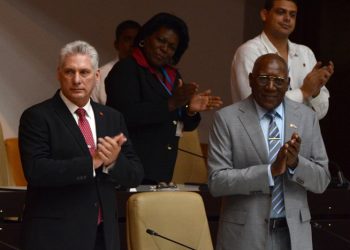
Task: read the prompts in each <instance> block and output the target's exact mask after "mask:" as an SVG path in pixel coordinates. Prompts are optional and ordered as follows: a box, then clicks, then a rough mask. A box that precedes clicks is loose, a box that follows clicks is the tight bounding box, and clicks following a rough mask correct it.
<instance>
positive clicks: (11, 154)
mask: <svg viewBox="0 0 350 250" xmlns="http://www.w3.org/2000/svg"><path fill="white" fill-rule="evenodd" d="M5 147H6V153H7V160H8V165H9V168H10V169H11V173H12V176H13V179H14V182H15V185H16V186H27V181H26V179H25V177H24V174H23V169H22V163H21V157H20V154H19V148H18V138H8V139H6V140H5Z"/></svg>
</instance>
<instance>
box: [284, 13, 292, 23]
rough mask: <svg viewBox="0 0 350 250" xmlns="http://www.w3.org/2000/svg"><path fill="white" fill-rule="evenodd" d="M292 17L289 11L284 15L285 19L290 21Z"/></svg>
mask: <svg viewBox="0 0 350 250" xmlns="http://www.w3.org/2000/svg"><path fill="white" fill-rule="evenodd" d="M290 19H291V16H290V14H289V13H286V14H285V15H284V21H286V22H290Z"/></svg>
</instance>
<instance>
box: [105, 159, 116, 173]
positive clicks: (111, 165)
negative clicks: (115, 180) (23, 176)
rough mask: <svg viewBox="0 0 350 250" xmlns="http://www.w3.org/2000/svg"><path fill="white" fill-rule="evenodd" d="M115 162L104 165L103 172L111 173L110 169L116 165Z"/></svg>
mask: <svg viewBox="0 0 350 250" xmlns="http://www.w3.org/2000/svg"><path fill="white" fill-rule="evenodd" d="M114 164H115V162H112V163H111V164H109V165H108V166H103V167H102V172H103V173H105V174H109V171H110V170H111V169H112V168H113V167H114Z"/></svg>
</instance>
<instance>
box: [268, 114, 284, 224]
mask: <svg viewBox="0 0 350 250" xmlns="http://www.w3.org/2000/svg"><path fill="white" fill-rule="evenodd" d="M266 116H267V117H268V118H269V119H270V124H269V133H268V143H269V162H270V163H272V162H273V161H274V160H275V159H276V156H277V154H278V152H279V150H280V148H281V136H280V132H279V130H278V127H277V125H276V122H275V117H276V113H275V112H270V113H267V114H266ZM274 182H275V185H274V186H273V190H272V202H271V208H272V209H271V217H272V218H278V217H284V213H283V212H284V198H283V177H282V175H279V176H275V177H274Z"/></svg>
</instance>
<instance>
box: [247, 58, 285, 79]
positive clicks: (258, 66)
mask: <svg viewBox="0 0 350 250" xmlns="http://www.w3.org/2000/svg"><path fill="white" fill-rule="evenodd" d="M267 64H276V66H277V65H278V66H279V68H280V71H282V72H281V73H284V75H288V66H287V63H286V61H285V60H284V59H283V58H282V57H280V56H279V55H277V54H272V53H270V54H265V55H262V56H260V57H258V59H256V61H255V63H254V67H253V72H252V73H253V75H254V74H256V72H258V71H259V70H261V68H262V67H266V65H267Z"/></svg>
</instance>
